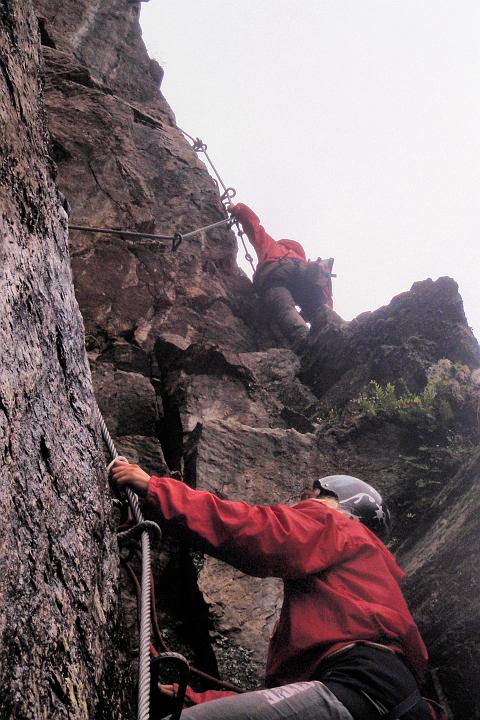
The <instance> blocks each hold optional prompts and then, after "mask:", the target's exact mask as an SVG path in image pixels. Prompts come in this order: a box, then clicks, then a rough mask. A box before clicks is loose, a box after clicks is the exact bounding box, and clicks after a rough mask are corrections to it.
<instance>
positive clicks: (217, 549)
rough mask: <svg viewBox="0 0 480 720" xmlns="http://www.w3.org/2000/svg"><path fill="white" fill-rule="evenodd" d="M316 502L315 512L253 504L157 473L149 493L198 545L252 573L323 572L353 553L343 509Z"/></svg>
mask: <svg viewBox="0 0 480 720" xmlns="http://www.w3.org/2000/svg"><path fill="white" fill-rule="evenodd" d="M313 502H315V505H316V507H315V511H314V512H313V513H312V512H310V513H304V512H300V511H298V510H296V508H295V507H288V506H286V505H273V506H271V507H269V506H265V505H248V504H247V503H244V502H232V501H230V500H221V499H220V498H218V497H216V496H215V495H213V494H212V493H209V492H206V491H203V490H192V489H191V488H189V487H188V486H187V485H185V484H184V483H181V482H178V481H177V480H173V479H172V478H157V477H152V478H151V479H150V483H149V488H148V493H147V504H148V506H149V507H150V509H151V510H153V512H154V513H155V514H156V515H159V516H160V517H161V518H163V519H164V520H165V521H166V522H167V524H171V525H173V526H174V527H175V528H176V529H177V530H179V531H180V532H181V535H182V537H185V538H188V539H189V540H190V541H191V542H192V543H193V544H195V545H196V547H198V548H199V549H201V550H204V551H205V552H207V553H208V554H209V555H213V556H214V557H218V558H220V559H221V560H225V561H226V562H228V563H230V564H231V565H233V566H234V567H236V568H238V569H239V570H241V571H242V572H245V573H247V574H249V575H254V576H256V577H267V576H272V577H281V578H285V579H294V578H299V577H303V576H304V575H307V574H312V573H318V572H321V571H322V570H324V569H325V568H327V567H330V566H331V565H333V564H334V563H336V562H339V561H341V560H342V559H343V557H344V556H346V555H348V554H349V548H348V545H349V540H348V535H347V534H346V533H343V532H342V529H341V523H340V524H339V523H338V522H336V521H335V517H334V516H333V513H334V514H335V515H338V513H337V512H336V511H335V510H331V509H330V508H327V507H326V506H325V505H322V504H321V503H317V502H316V501H315V500H311V501H307V503H308V504H309V505H310V504H311V503H313ZM307 503H303V504H304V505H306V504H307ZM339 525H340V527H339Z"/></svg>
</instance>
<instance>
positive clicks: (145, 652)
mask: <svg viewBox="0 0 480 720" xmlns="http://www.w3.org/2000/svg"><path fill="white" fill-rule="evenodd" d="M97 416H98V421H99V424H100V429H101V431H102V435H103V439H104V441H105V444H106V445H107V447H108V450H109V452H110V455H111V457H112V462H113V461H115V460H117V459H118V458H119V457H120V456H119V454H118V452H117V449H116V447H115V444H114V442H113V440H112V438H111V436H110V433H109V432H108V428H107V426H106V423H105V420H104V419H103V416H102V414H101V412H100V410H99V408H98V407H97ZM123 459H126V458H123ZM111 465H112V463H110V465H109V468H110V466H111ZM126 493H127V499H128V502H129V505H130V508H131V510H132V514H133V517H134V518H135V520H136V522H137V525H136V526H134V527H133V528H131V529H130V530H128V531H126V532H125V533H121V534H120V539H121V540H127V539H130V537H131V536H132V535H133V536H135V537H138V534H140V536H141V537H140V539H141V549H142V580H141V604H140V639H139V648H140V649H139V670H138V673H139V677H138V703H137V720H149V717H150V676H151V672H150V639H151V631H152V626H151V619H150V605H151V595H150V575H151V558H150V538H149V532H154V534H155V536H156V537H157V538H161V536H162V533H161V530H160V528H159V527H158V525H157V524H156V523H153V522H151V521H145V519H144V517H143V514H142V511H141V509H140V503H139V501H138V496H137V495H136V494H135V493H134V492H133V490H132V489H131V488H128V487H127V490H126ZM179 657H181V656H179ZM183 660H184V663H185V664H186V665H187V667H188V664H187V661H186V660H185V658H183ZM177 711H178V708H177ZM177 711H176V712H177ZM180 712H181V708H180ZM179 717H180V713H179V712H178V714H177V715H176V720H178V718H179Z"/></svg>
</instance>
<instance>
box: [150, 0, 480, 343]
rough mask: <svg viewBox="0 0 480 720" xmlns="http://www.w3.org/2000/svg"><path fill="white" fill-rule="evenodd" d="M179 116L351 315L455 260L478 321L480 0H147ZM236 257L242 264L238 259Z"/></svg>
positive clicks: (477, 325)
mask: <svg viewBox="0 0 480 720" xmlns="http://www.w3.org/2000/svg"><path fill="white" fill-rule="evenodd" d="M141 20H142V27H143V36H144V40H145V42H146V44H147V47H148V49H149V52H150V55H151V56H152V57H154V58H156V59H157V60H158V61H159V62H160V64H161V65H162V66H163V68H164V70H165V78H164V81H163V85H162V90H163V93H164V95H165V96H166V99H167V101H168V102H169V103H170V105H171V107H172V109H173V111H174V113H175V114H176V117H177V121H178V124H179V125H180V126H181V127H183V129H185V130H187V131H188V132H189V133H190V134H192V135H194V136H199V137H201V138H202V139H203V140H204V141H205V142H206V143H207V144H208V150H209V154H210V155H211V157H212V159H213V161H214V162H215V164H216V165H217V167H218V169H219V171H220V173H221V175H222V176H223V178H224V179H225V181H226V183H227V184H228V185H233V186H234V187H235V188H236V189H237V200H239V201H242V202H246V203H247V204H249V205H250V206H251V207H252V208H253V209H254V210H255V212H256V213H257V214H258V215H259V216H260V218H261V220H262V223H263V224H264V225H265V227H266V229H267V231H269V232H270V234H272V235H273V236H274V237H276V238H282V237H288V238H292V239H294V240H298V241H299V242H301V243H302V244H303V245H304V247H305V249H306V252H307V255H309V257H313V258H315V257H317V256H322V257H329V256H332V257H334V258H335V266H334V271H336V273H337V274H338V278H337V279H336V280H335V281H334V301H335V309H336V310H337V311H338V312H339V313H340V314H341V315H342V316H343V317H345V318H346V319H351V318H352V317H354V316H356V315H358V314H359V313H361V312H363V311H364V310H374V309H376V308H377V307H380V306H381V305H383V304H385V303H387V302H389V301H390V299H391V298H392V297H393V296H394V295H396V294H398V293H399V292H403V291H404V290H408V289H409V288H410V287H411V285H412V283H413V282H415V281H416V280H423V279H425V278H427V277H432V278H434V279H436V278H438V277H439V276H441V275H450V276H451V277H454V278H455V280H456V281H457V282H458V283H459V286H460V292H461V294H462V296H463V299H464V303H465V309H466V313H467V318H468V321H469V323H470V325H471V326H472V327H473V328H474V331H475V334H476V336H477V338H479V337H480V308H479V303H478V294H479V291H478V280H477V276H478V271H479V267H480V242H479V236H480V197H479V188H480V182H479V181H480V89H479V88H480V42H479V37H480V2H478V0H455V1H453V0H452V1H450V0H151V1H150V2H149V3H145V4H143V5H142V18H141ZM241 264H242V267H245V266H244V264H243V263H241Z"/></svg>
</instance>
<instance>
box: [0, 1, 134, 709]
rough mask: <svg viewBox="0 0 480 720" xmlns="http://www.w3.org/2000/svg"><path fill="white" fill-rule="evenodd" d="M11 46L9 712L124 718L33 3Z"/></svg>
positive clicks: (83, 363) (93, 438)
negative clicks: (115, 671)
mask: <svg viewBox="0 0 480 720" xmlns="http://www.w3.org/2000/svg"><path fill="white" fill-rule="evenodd" d="M0 43H1V57H0V71H1V72H0V92H1V104H0V122H1V127H2V142H1V145H0V156H1V170H0V213H1V219H0V223H1V240H0V355H1V364H0V512H1V517H2V522H1V524H0V547H1V553H0V598H1V608H2V611H1V615H0V634H1V639H0V717H1V718H2V719H3V718H5V719H6V718H38V719H40V718H52V717H55V718H67V717H79V718H80V717H83V718H87V717H98V718H101V717H106V716H107V715H108V717H115V718H123V717H127V716H128V711H129V705H130V697H131V688H130V687H129V683H126V679H127V678H128V675H127V674H126V673H122V672H121V671H120V678H119V682H117V681H116V680H115V679H114V674H113V673H112V666H111V659H110V648H111V647H112V645H113V646H116V647H118V656H119V658H121V653H122V651H123V647H124V645H125V643H124V641H123V640H122V626H121V625H120V623H119V621H118V610H119V603H118V587H117V586H118V560H117V555H118V552H117V549H116V543H115V540H114V536H113V533H112V528H111V523H110V501H109V498H108V495H107V493H106V486H105V472H104V469H103V468H104V460H103V453H102V448H101V445H100V443H99V439H98V431H97V422H96V415H95V400H94V397H93V392H92V386H91V379H90V372H89V369H88V363H87V358H86V353H85V349H84V337H83V336H84V331H83V324H82V319H81V316H80V312H79V309H78V305H77V302H76V300H75V296H74V291H73V285H72V276H71V270H70V263H69V253H68V233H67V224H66V216H65V214H63V216H62V214H61V212H60V202H59V199H58V195H57V191H56V189H55V185H54V168H53V164H52V162H51V159H50V157H49V153H48V146H47V128H46V121H45V115H44V112H43V104H42V95H41V78H40V75H39V64H40V43H39V38H38V30H37V21H36V18H35V15H34V13H33V11H32V7H31V5H30V4H29V3H13V4H12V3H4V4H3V5H2V8H1V9H0ZM119 667H120V668H121V667H122V664H121V661H120V664H119ZM123 711H125V715H124V714H123ZM104 713H106V714H104Z"/></svg>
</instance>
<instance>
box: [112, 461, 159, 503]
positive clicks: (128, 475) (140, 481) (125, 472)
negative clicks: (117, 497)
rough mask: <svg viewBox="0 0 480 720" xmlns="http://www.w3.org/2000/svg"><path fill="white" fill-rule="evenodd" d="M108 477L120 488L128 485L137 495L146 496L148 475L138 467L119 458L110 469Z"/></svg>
mask: <svg viewBox="0 0 480 720" xmlns="http://www.w3.org/2000/svg"><path fill="white" fill-rule="evenodd" d="M110 477H111V478H112V480H113V481H114V482H115V483H117V485H118V487H120V488H122V487H124V486H125V485H130V486H131V487H132V488H133V490H135V492H136V493H138V494H139V495H146V494H147V490H148V484H149V482H150V475H148V474H147V473H146V472H145V471H144V470H142V468H141V467H140V466H139V465H134V464H132V463H129V462H127V461H126V460H121V459H120V458H119V459H118V460H116V461H115V463H114V464H113V465H112V467H111V468H110Z"/></svg>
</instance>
